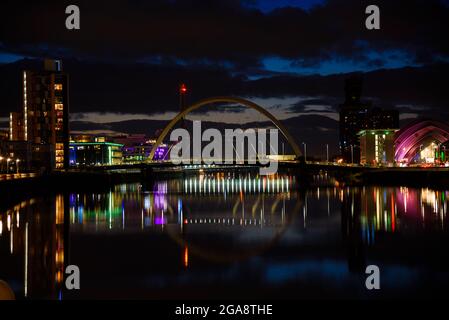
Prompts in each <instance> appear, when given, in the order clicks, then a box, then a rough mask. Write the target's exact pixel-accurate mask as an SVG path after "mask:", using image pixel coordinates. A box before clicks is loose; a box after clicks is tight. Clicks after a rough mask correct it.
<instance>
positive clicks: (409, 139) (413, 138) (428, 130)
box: [395, 120, 449, 162]
mask: <svg viewBox="0 0 449 320" xmlns="http://www.w3.org/2000/svg"><path fill="white" fill-rule="evenodd" d="M447 141H449V124H448V123H444V122H441V121H436V120H419V121H414V122H412V123H410V124H408V125H407V126H405V127H404V128H402V129H401V130H399V131H398V132H397V133H396V138H395V160H396V161H397V162H404V161H406V162H410V161H412V159H414V158H415V157H416V155H417V154H418V153H419V152H420V146H421V145H423V146H424V147H426V146H428V145H429V144H431V143H432V142H435V143H436V144H442V143H445V142H447Z"/></svg>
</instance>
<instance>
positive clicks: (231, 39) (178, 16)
mask: <svg viewBox="0 0 449 320" xmlns="http://www.w3.org/2000/svg"><path fill="white" fill-rule="evenodd" d="M72 3H73V1H70V2H68V1H39V2H38V1H35V2H30V3H28V2H26V3H23V2H21V1H17V0H14V1H9V0H6V1H3V2H2V11H1V13H0V30H1V33H0V42H1V48H2V49H3V50H4V51H6V52H9V53H18V54H24V55H31V56H44V55H45V56H48V55H52V56H63V57H78V58H83V59H94V58H96V59H110V60H122V61H125V60H132V61H135V60H136V59H145V58H150V57H159V56H164V57H173V59H184V60H186V61H202V60H205V59H206V60H209V61H228V62H230V63H232V64H233V67H234V68H235V69H236V70H238V69H241V68H250V67H255V66H256V67H257V66H259V63H260V59H261V58H262V57H266V56H280V57H284V58H289V59H293V60H296V61H297V63H300V64H304V65H311V64H312V65H313V64H317V63H320V62H321V61H323V59H324V60H325V59H330V58H335V57H343V58H346V59H352V60H363V61H369V62H370V63H376V64H378V65H380V64H381V61H379V59H374V60H373V59H372V58H370V57H369V52H371V51H372V50H379V51H383V50H396V49H401V50H404V51H406V52H407V54H409V55H410V56H411V57H412V59H414V60H415V61H416V62H420V63H424V62H425V63H428V62H430V61H433V60H434V59H435V58H436V57H447V56H448V54H449V43H448V42H447V39H446V36H447V34H448V31H449V24H448V23H447V21H448V18H449V9H448V8H447V6H445V5H443V4H442V3H441V2H440V1H437V0H426V1H423V0H411V1H391V0H390V1H389V0H378V1H376V4H377V5H378V6H379V7H380V8H381V30H380V31H368V30H366V29H365V25H364V20H365V17H366V15H365V13H364V11H365V7H366V6H367V5H368V4H371V2H368V1H360V0H329V1H327V2H326V3H325V4H324V5H322V6H317V7H314V8H313V9H310V10H307V11H306V10H303V9H301V8H291V7H290V8H280V9H277V10H274V11H271V12H269V13H263V12H261V11H259V10H256V9H249V8H248V6H246V5H242V4H241V3H240V2H239V1H234V0H233V1H229V0H221V1H218V0H213V1H202V0H187V1H174V0H166V1H163V0H152V1H126V2H125V1H118V0H111V1H107V2H103V1H87V0H79V1H76V3H77V5H78V6H79V7H80V9H81V30H80V31H68V30H66V29H65V27H64V21H65V18H66V15H65V12H64V11H65V6H66V5H68V4H72ZM371 60H373V61H371Z"/></svg>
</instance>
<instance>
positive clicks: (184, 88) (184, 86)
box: [179, 83, 187, 93]
mask: <svg viewBox="0 0 449 320" xmlns="http://www.w3.org/2000/svg"><path fill="white" fill-rule="evenodd" d="M179 91H180V92H181V93H186V92H187V87H186V85H185V84H184V83H183V84H181V87H180V88H179Z"/></svg>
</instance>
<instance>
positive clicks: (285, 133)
mask: <svg viewBox="0 0 449 320" xmlns="http://www.w3.org/2000/svg"><path fill="white" fill-rule="evenodd" d="M216 102H226V103H229V102H231V103H238V104H241V105H244V106H245V107H248V108H252V109H254V110H256V111H258V112H259V113H261V114H263V115H264V116H266V117H267V118H268V119H270V120H271V122H273V124H274V125H275V126H276V127H277V128H278V129H279V130H280V131H281V133H282V135H283V136H284V137H285V139H287V142H288V143H289V144H290V146H291V147H292V149H293V152H294V153H295V155H296V157H297V158H299V157H300V156H301V150H300V149H299V147H298V145H297V144H296V142H295V139H294V138H293V137H292V136H291V135H290V133H289V132H288V131H287V129H286V128H285V127H284V125H283V124H282V123H281V122H280V121H279V120H278V119H276V118H275V117H274V116H273V115H272V114H271V113H270V112H268V111H267V110H265V109H264V108H262V107H261V106H259V105H257V104H255V103H254V102H251V101H249V100H246V99H242V98H235V97H213V98H207V99H204V100H201V101H199V102H197V103H195V104H193V105H191V106H190V107H188V108H186V109H185V110H184V111H182V112H180V113H178V114H177V115H176V117H174V118H173V119H172V120H171V121H170V122H169V123H168V125H167V126H166V127H165V128H164V130H163V131H162V132H161V134H160V135H159V137H158V138H157V140H156V143H155V145H154V146H153V148H152V149H151V153H150V156H149V158H148V160H150V161H151V160H153V157H154V153H155V152H156V149H157V147H159V145H160V144H161V143H162V142H163V141H164V139H165V137H166V136H167V134H168V133H169V132H170V130H171V129H172V128H173V127H174V126H175V124H176V123H177V122H178V121H179V120H181V119H182V118H184V117H185V116H186V115H187V114H189V113H190V112H192V111H194V110H196V109H199V108H201V107H203V106H205V105H207V104H211V103H216Z"/></svg>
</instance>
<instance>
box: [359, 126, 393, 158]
mask: <svg viewBox="0 0 449 320" xmlns="http://www.w3.org/2000/svg"><path fill="white" fill-rule="evenodd" d="M396 131H397V130H380V129H378V130H362V131H360V133H359V135H360V163H361V164H370V165H377V164H391V163H393V162H394V133H395V132H396Z"/></svg>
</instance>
